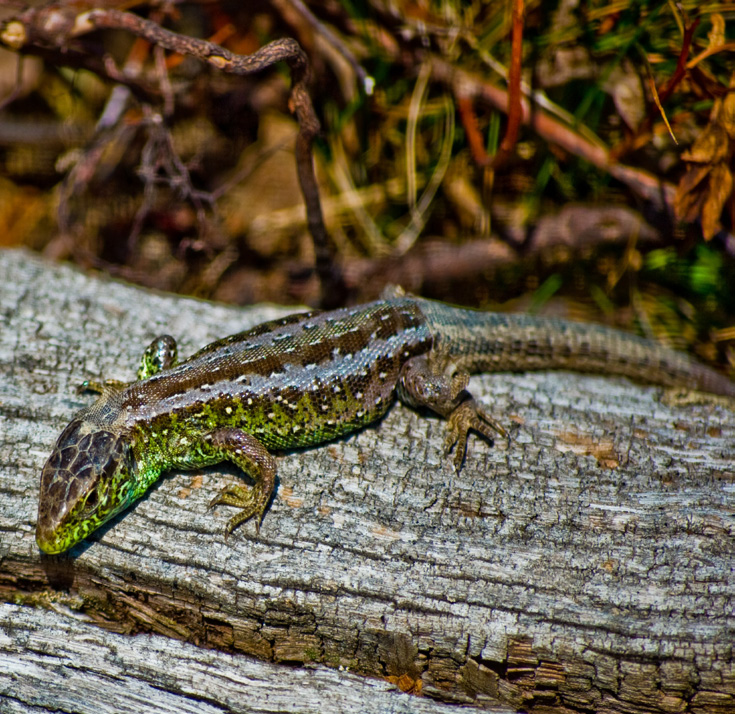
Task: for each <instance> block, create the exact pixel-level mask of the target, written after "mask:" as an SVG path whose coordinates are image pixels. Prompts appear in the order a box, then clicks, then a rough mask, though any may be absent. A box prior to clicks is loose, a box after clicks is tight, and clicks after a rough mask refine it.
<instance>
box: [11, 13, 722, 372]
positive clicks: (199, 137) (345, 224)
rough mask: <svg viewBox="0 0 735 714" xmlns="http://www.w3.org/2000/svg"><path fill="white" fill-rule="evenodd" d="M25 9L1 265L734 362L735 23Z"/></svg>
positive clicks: (624, 16) (14, 20) (683, 18)
mask: <svg viewBox="0 0 735 714" xmlns="http://www.w3.org/2000/svg"><path fill="white" fill-rule="evenodd" d="M93 8H94V10H93ZM92 10H93V11H92ZM0 11H2V24H1V25H0V43H1V44H2V45H3V46H4V47H5V48H6V50H3V51H2V53H1V54H0V102H1V103H2V109H1V110H0V167H2V168H1V169H0V171H1V173H0V240H1V241H2V244H3V245H8V246H10V245H16V246H17V245H26V246H29V247H31V248H33V249H36V250H40V251H43V252H44V253H45V254H46V255H49V256H52V257H54V258H57V259H71V260H74V261H76V262H78V263H79V264H81V265H83V266H86V267H89V268H97V269H101V270H105V271H108V272H110V273H112V274H114V275H117V276H120V277H123V278H125V279H127V280H131V281H134V282H138V283H141V284H144V285H148V286H151V287H155V288H160V289H165V290H176V291H181V292H186V293H192V294H196V295H200V296H203V297H208V298H214V299H221V300H229V301H233V302H238V303H246V302H252V301H259V300H275V301H278V302H311V303H318V302H322V303H323V304H329V303H334V302H340V301H342V300H344V299H350V300H363V299H370V298H373V297H375V296H376V295H377V294H378V293H379V292H380V290H381V288H382V287H383V286H384V285H385V283H387V282H393V283H400V284H402V285H403V286H404V287H406V288H407V289H409V290H412V291H416V292H419V291H420V292H422V293H423V294H426V295H429V296H434V297H438V298H442V299H446V300H451V301H454V302H464V303H467V304H472V305H475V306H497V305H498V304H500V303H507V302H508V301H509V300H510V299H511V298H516V299H515V300H514V303H513V305H514V306H516V307H523V308H526V309H540V308H541V307H544V309H546V310H548V311H553V312H557V313H564V314H567V315H569V316H572V317H579V318H587V317H589V318H593V319H604V320H606V321H608V322H610V323H613V324H618V325H623V326H634V327H635V329H638V330H639V331H641V332H643V333H646V334H649V335H651V336H656V337H659V338H662V339H668V340H670V341H672V342H674V343H675V344H677V345H679V346H684V345H686V344H689V345H694V347H695V348H696V349H697V351H698V352H699V354H700V356H702V357H704V358H705V359H709V360H712V361H718V360H719V361H725V362H729V363H730V364H733V363H735V355H733V354H732V353H729V352H728V345H729V344H732V338H733V336H734V335H733V332H734V331H733V329H728V328H727V325H728V324H732V322H733V317H735V291H733V289H732V286H733V285H735V268H734V266H735V260H734V259H733V253H734V252H735V237H733V226H734V225H735V198H734V193H733V161H734V159H733V155H734V147H735V71H734V70H735V62H733V56H735V52H733V50H735V3H728V2H725V3H714V2H711V3H708V2H705V3H702V2H696V1H694V0H686V1H684V2H679V3H674V2H672V1H670V0H669V1H661V0H656V1H650V2H648V1H646V0H640V1H634V0H621V1H620V2H618V1H617V0H615V1H612V0H607V1H603V2H593V1H590V2H583V1H582V0H559V1H558V2H538V1H537V2H525V3H524V2H522V1H521V0H507V1H506V2H492V1H490V0H485V1H482V0H471V1H470V2H466V1H460V0H413V1H409V2H405V1H403V0H350V1H347V2H336V0H327V2H302V1H301V0H272V1H271V2H248V3H235V2H225V1H223V0H211V1H209V2H197V1H196V0H192V1H191V2H177V1H174V0H171V1H169V2H149V3H141V2H136V1H135V0H133V1H132V2H130V1H128V2H124V3H122V2H115V0H106V1H105V2H102V3H97V4H96V5H92V4H87V3H86V2H85V0H75V2H73V3H72V2H65V1H64V0H62V1H61V2H56V3H53V4H50V5H35V4H34V5H31V6H27V5H25V4H24V3H19V2H13V3H11V2H3V3H2V4H0ZM162 28H165V30H164V29H162ZM166 30H168V31H169V32H167V31H166ZM191 38H199V41H198V42H195V41H194V40H192V39H191ZM284 38H291V39H292V40H295V41H296V42H298V44H299V45H300V47H301V48H303V51H304V53H305V55H306V57H307V58H308V63H309V71H310V78H309V80H308V81H307V84H306V87H308V95H306V97H307V98H306V99H305V98H304V95H299V94H298V92H296V90H295V86H296V85H297V83H298V82H299V81H300V74H299V73H300V72H302V71H303V69H304V67H303V66H301V65H299V66H298V67H297V65H298V62H296V61H295V60H294V57H296V55H293V54H292V55H289V56H288V57H287V58H286V59H287V60H288V62H287V63H283V62H280V63H277V64H274V63H273V61H274V60H275V59H278V57H275V58H271V59H272V60H273V61H270V62H266V63H264V64H262V65H258V66H257V67H253V66H252V63H253V62H254V60H251V59H250V58H252V57H258V56H259V54H257V53H259V52H262V48H263V47H265V46H266V45H267V44H268V43H269V42H271V41H274V40H283V39H284ZM284 41H285V40H284ZM289 47H291V45H289ZM223 48H224V49H223ZM254 53H255V54H254ZM235 66H238V67H240V68H241V69H242V68H243V67H246V66H247V68H248V70H247V72H239V73H233V72H235V71H236V70H235V69H234V67H235ZM253 72H254V73H253ZM309 96H310V98H311V103H313V106H314V108H315V110H316V115H317V116H318V118H319V121H320V124H321V128H320V130H319V132H318V134H317V135H316V139H315V142H314V145H313V156H314V163H315V166H316V182H318V195H317V196H316V197H315V196H314V195H313V193H316V188H315V187H316V184H315V185H314V186H313V187H312V188H313V189H314V191H313V193H312V195H311V197H309V193H308V192H309V188H308V186H307V187H306V190H307V205H309V206H310V208H309V211H305V208H304V198H303V194H302V190H301V187H302V185H303V184H304V181H305V180H306V181H307V184H308V181H309V179H308V176H307V174H308V171H307V168H308V167H307V166H306V165H307V164H309V163H310V162H309V161H308V154H309V150H310V148H311V147H310V144H311V140H312V138H313V137H312V136H311V134H313V132H314V131H315V127H314V126H312V125H310V124H309V121H308V119H305V118H304V117H305V116H306V115H305V114H303V113H300V111H301V110H300V107H301V108H302V109H303V108H304V107H305V106H306V105H303V104H302V102H304V101H307V100H308V97H309ZM307 103H308V102H307ZM307 109H308V107H307ZM307 109H304V111H306V113H307V114H308V111H307ZM294 111H295V112H296V114H297V115H298V121H297V118H295V116H294ZM310 132H311V133H310ZM299 141H302V142H303V143H302V144H301V148H300V149H299V146H300V145H299ZM299 151H301V152H302V154H301V157H300V161H301V163H299V160H297V158H298V157H299ZM305 157H306V158H305ZM304 172H306V173H304ZM305 177H306V178H305ZM312 178H313V177H312ZM319 198H320V201H319ZM310 202H311V203H310ZM319 204H321V208H320V207H319ZM321 212H323V216H324V223H325V225H326V229H327V230H326V233H323V234H322V235H321V237H319V235H317V234H318V233H319V230H320V228H319V225H320V220H321V219H320V213H321ZM307 213H308V221H307ZM315 265H316V267H317V270H315V269H314V266H315ZM519 296H520V297H519Z"/></svg>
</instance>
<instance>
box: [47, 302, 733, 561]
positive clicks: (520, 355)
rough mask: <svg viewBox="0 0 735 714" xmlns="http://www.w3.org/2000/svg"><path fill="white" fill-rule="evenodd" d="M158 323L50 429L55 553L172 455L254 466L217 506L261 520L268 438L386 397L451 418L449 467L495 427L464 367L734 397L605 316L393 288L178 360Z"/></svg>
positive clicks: (267, 491) (153, 476)
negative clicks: (522, 310)
mask: <svg viewBox="0 0 735 714" xmlns="http://www.w3.org/2000/svg"><path fill="white" fill-rule="evenodd" d="M176 360H177V357H176V342H175V341H174V339H173V338H172V337H169V336H163V337H160V338H158V339H157V340H155V341H154V342H153V343H152V344H151V345H150V346H149V347H148V349H147V350H146V351H145V353H144V355H143V360H142V363H141V366H140V369H139V371H138V381H136V382H132V383H130V384H126V383H122V382H115V381H107V382H104V383H97V382H90V383H85V385H83V386H85V387H86V388H88V389H91V390H93V391H97V392H99V393H100V396H99V398H98V399H97V401H96V402H95V403H94V404H93V405H92V406H90V407H89V408H87V409H84V410H83V411H82V412H80V413H79V414H77V416H76V417H75V418H74V419H73V420H72V422H71V423H70V424H69V425H68V426H67V427H66V429H65V430H64V431H63V432H62V434H61V436H60V437H59V439H58V441H57V443H56V447H55V448H54V450H53V452H52V454H51V457H50V458H49V460H48V462H47V463H46V465H45V467H44V469H43V473H42V475H41V495H40V499H39V507H38V525H37V530H36V540H37V542H38V546H39V547H40V548H41V550H42V551H44V552H46V553H60V552H62V551H64V550H67V549H68V548H70V547H72V546H73V545H75V544H76V543H78V542H79V541H80V540H82V539H84V538H85V537H86V536H87V535H89V534H90V533H91V532H92V531H94V530H95V529H96V528H98V527H99V526H100V525H102V524H103V523H105V522H106V521H108V520H109V519H110V518H112V517H113V516H114V515H116V514H117V513H119V512H120V511H122V510H123V509H124V508H126V507H127V506H129V505H130V504H131V503H133V502H134V501H135V500H136V499H138V498H140V497H141V496H142V495H143V494H144V493H145V492H146V490H147V489H148V488H149V487H150V486H151V485H152V484H153V483H154V482H155V481H156V480H157V479H158V478H159V476H160V475H161V474H162V473H163V472H164V471H167V470H169V469H195V468H200V467H203V466H207V465H210V464H215V463H219V462H221V461H225V460H228V461H231V462H233V463H234V464H235V465H237V466H238V467H240V468H241V469H243V470H244V471H245V472H247V473H248V474H249V475H251V476H252V477H253V478H254V480H255V485H254V486H253V487H252V488H250V489H245V488H243V487H241V486H238V485H230V486H228V487H227V488H225V489H224V491H223V492H222V493H221V494H220V495H219V496H217V497H216V498H215V499H214V501H213V502H212V503H213V504H225V505H230V506H235V507H237V508H239V509H240V511H239V512H238V513H237V514H236V515H235V516H233V517H232V518H231V519H230V521H229V523H228V525H227V531H228V532H230V531H232V529H234V528H236V527H237V526H238V525H239V524H240V523H242V522H243V521H245V520H247V519H249V518H251V517H256V524H257V526H259V525H260V521H261V519H262V516H263V513H264V511H265V509H266V506H267V504H268V501H269V500H270V498H271V496H272V493H273V488H274V484H275V474H276V465H275V460H274V459H273V457H272V456H271V454H270V450H275V449H288V448H294V447H301V446H311V445H315V444H320V443H323V442H325V441H329V440H331V439H334V438H336V437H339V436H341V435H343V434H347V433H349V432H351V431H354V430H356V429H359V428H360V427H362V426H364V425H366V424H369V423H371V422H374V421H376V420H378V419H380V418H381V417H382V416H383V415H384V414H385V412H386V411H387V410H388V408H389V407H390V405H391V404H392V403H393V401H394V399H395V397H396V396H398V397H399V398H400V399H401V400H402V401H403V402H405V403H406V404H408V405H410V406H413V407H423V408H429V409H432V410H433V411H435V412H436V413H438V414H440V415H441V416H443V417H445V418H446V419H447V420H448V426H449V430H448V437H447V440H446V450H447V452H449V451H451V450H452V449H454V451H455V453H454V465H455V468H457V469H459V468H460V467H461V465H462V462H463V460H464V455H465V449H466V443H467V436H468V432H469V431H470V430H474V431H476V432H478V433H479V434H481V435H483V436H485V437H486V438H492V436H493V434H494V433H498V434H501V435H505V431H504V430H503V428H502V427H501V426H500V425H499V424H498V423H497V422H495V421H494V420H493V419H492V417H490V416H489V415H488V414H487V413H486V412H485V411H484V410H483V409H482V408H481V407H480V406H479V405H477V404H476V402H475V401H474V400H473V399H472V397H471V396H470V395H469V394H468V392H467V391H466V387H467V384H468V380H469V373H472V372H478V371H486V372H489V371H508V370H510V371H524V370H530V369H573V370H577V371H590V372H599V373H602V374H619V375H625V376H629V377H632V378H634V379H638V380H642V381H646V382H651V383H654V384H660V385H665V386H684V387H687V388H691V389H699V390H702V391H708V392H713V393H719V394H725V395H729V396H735V384H733V383H732V382H730V381H729V380H727V379H726V378H725V377H723V376H722V375H720V374H718V373H716V372H714V371H713V370H711V369H709V368H707V367H704V366H702V365H700V364H698V363H697V362H695V361H694V360H692V359H691V358H689V357H688V356H686V355H684V354H681V353H679V352H675V351H673V350H670V349H667V348H664V347H661V346H659V345H656V344H655V343H652V342H649V341H647V340H644V339H641V338H638V337H635V336H632V335H627V334H625V333H622V332H618V331H616V330H611V329H608V328H604V327H600V326H595V325H586V324H580V323H571V322H564V321H561V320H545V319H543V318H534V317H530V316H528V315H504V314H494V313H482V312H475V311H472V310H460V309H457V308H452V307H449V306H448V305H444V304H442V303H437V302H431V301H427V300H419V299H414V298H408V297H402V298H394V299H388V300H381V301H377V302H374V303H369V304H366V305H362V306H358V307H356V308H345V309H341V310H335V311H333V312H327V313H314V312H310V313H303V314H299V315H293V316H290V317H286V318H283V319H281V320H274V321H272V322H267V323H264V324H262V325H259V326H257V327H255V328H253V329H252V330H248V331H246V332H242V333H240V334H237V335H233V336H232V337H227V338H225V339H223V340H219V341H217V342H214V343H212V344H211V345H208V346H207V347H204V348H203V349H202V350H200V351H199V352H197V353H196V354H195V355H193V356H192V357H190V358H189V359H187V360H186V361H184V362H182V363H180V364H177V362H176Z"/></svg>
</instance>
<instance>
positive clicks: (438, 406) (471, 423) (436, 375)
mask: <svg viewBox="0 0 735 714" xmlns="http://www.w3.org/2000/svg"><path fill="white" fill-rule="evenodd" d="M469 381H470V376H469V374H467V373H466V372H460V371H458V370H457V368H456V365H454V364H453V363H452V361H451V360H450V359H448V358H447V359H443V358H442V357H441V356H440V355H437V354H436V353H431V354H430V355H421V356H419V357H413V358H412V359H410V360H408V361H407V362H406V363H405V364H404V365H403V367H402V368H401V372H400V374H399V376H398V397H399V399H400V400H401V401H402V402H403V403H404V404H408V405H409V406H411V407H414V408H420V407H424V408H427V409H431V410H432V411H434V412H436V413H437V414H439V415H441V416H443V417H444V418H445V419H446V420H447V422H448V433H447V437H446V439H445V442H444V451H445V453H446V454H449V453H450V452H451V451H452V449H454V468H455V469H456V470H457V471H459V470H460V469H461V468H462V463H463V462H464V457H465V453H466V451H467V437H468V435H469V432H470V430H473V431H476V432H478V433H479V434H481V435H482V436H484V437H485V438H486V439H490V440H491V441H492V439H493V435H494V433H497V434H500V436H503V437H506V436H507V432H506V431H505V429H504V428H503V427H502V426H501V425H500V424H499V423H498V422H497V421H495V419H493V418H492V416H490V414H488V413H487V412H486V411H485V410H484V409H483V408H482V407H481V406H480V405H479V404H478V403H477V402H476V401H475V400H474V398H473V397H472V395H471V394H470V393H469V392H468V391H467V385H468V384H469Z"/></svg>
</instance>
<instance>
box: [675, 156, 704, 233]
mask: <svg viewBox="0 0 735 714" xmlns="http://www.w3.org/2000/svg"><path fill="white" fill-rule="evenodd" d="M709 172H710V167H709V166H690V167H689V168H688V169H687V172H686V173H685V174H684V176H682V178H681V181H679V185H678V186H677V187H676V195H675V196H674V211H675V212H676V215H677V216H678V217H679V219H680V220H682V221H690V222H691V221H695V220H697V217H698V216H699V214H700V207H701V205H702V201H703V200H704V194H705V191H706V186H707V176H708V175H709ZM702 184H703V185H702Z"/></svg>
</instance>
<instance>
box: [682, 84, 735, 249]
mask: <svg viewBox="0 0 735 714" xmlns="http://www.w3.org/2000/svg"><path fill="white" fill-rule="evenodd" d="M733 81H735V75H734V76H733V80H731V84H732V83H733ZM733 136H735V93H731V94H729V95H728V96H727V97H725V99H724V100H717V101H716V102H715V105H714V107H713V108H712V113H711V115H710V122H709V124H708V125H707V126H706V127H705V129H704V130H703V131H702V133H701V134H700V135H699V136H698V137H697V139H696V141H695V142H694V144H693V145H692V147H691V149H690V150H689V151H685V152H684V153H682V155H681V157H682V159H684V161H688V162H690V163H689V166H688V167H687V172H686V173H685V174H684V176H682V178H681V181H679V185H678V186H677V188H676V195H675V197H674V210H675V211H676V214H677V216H679V218H680V219H682V220H685V221H694V220H696V219H697V218H699V219H700V220H701V222H702V233H703V235H704V238H705V240H709V239H710V238H712V236H714V235H715V233H717V231H718V230H719V229H720V216H721V215H722V210H723V208H724V206H725V202H726V201H727V200H728V198H729V197H730V194H731V193H732V188H733V175H732V172H731V170H730V167H729V164H730V159H731V157H732V154H733V145H732V140H731V139H732V137H733Z"/></svg>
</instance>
